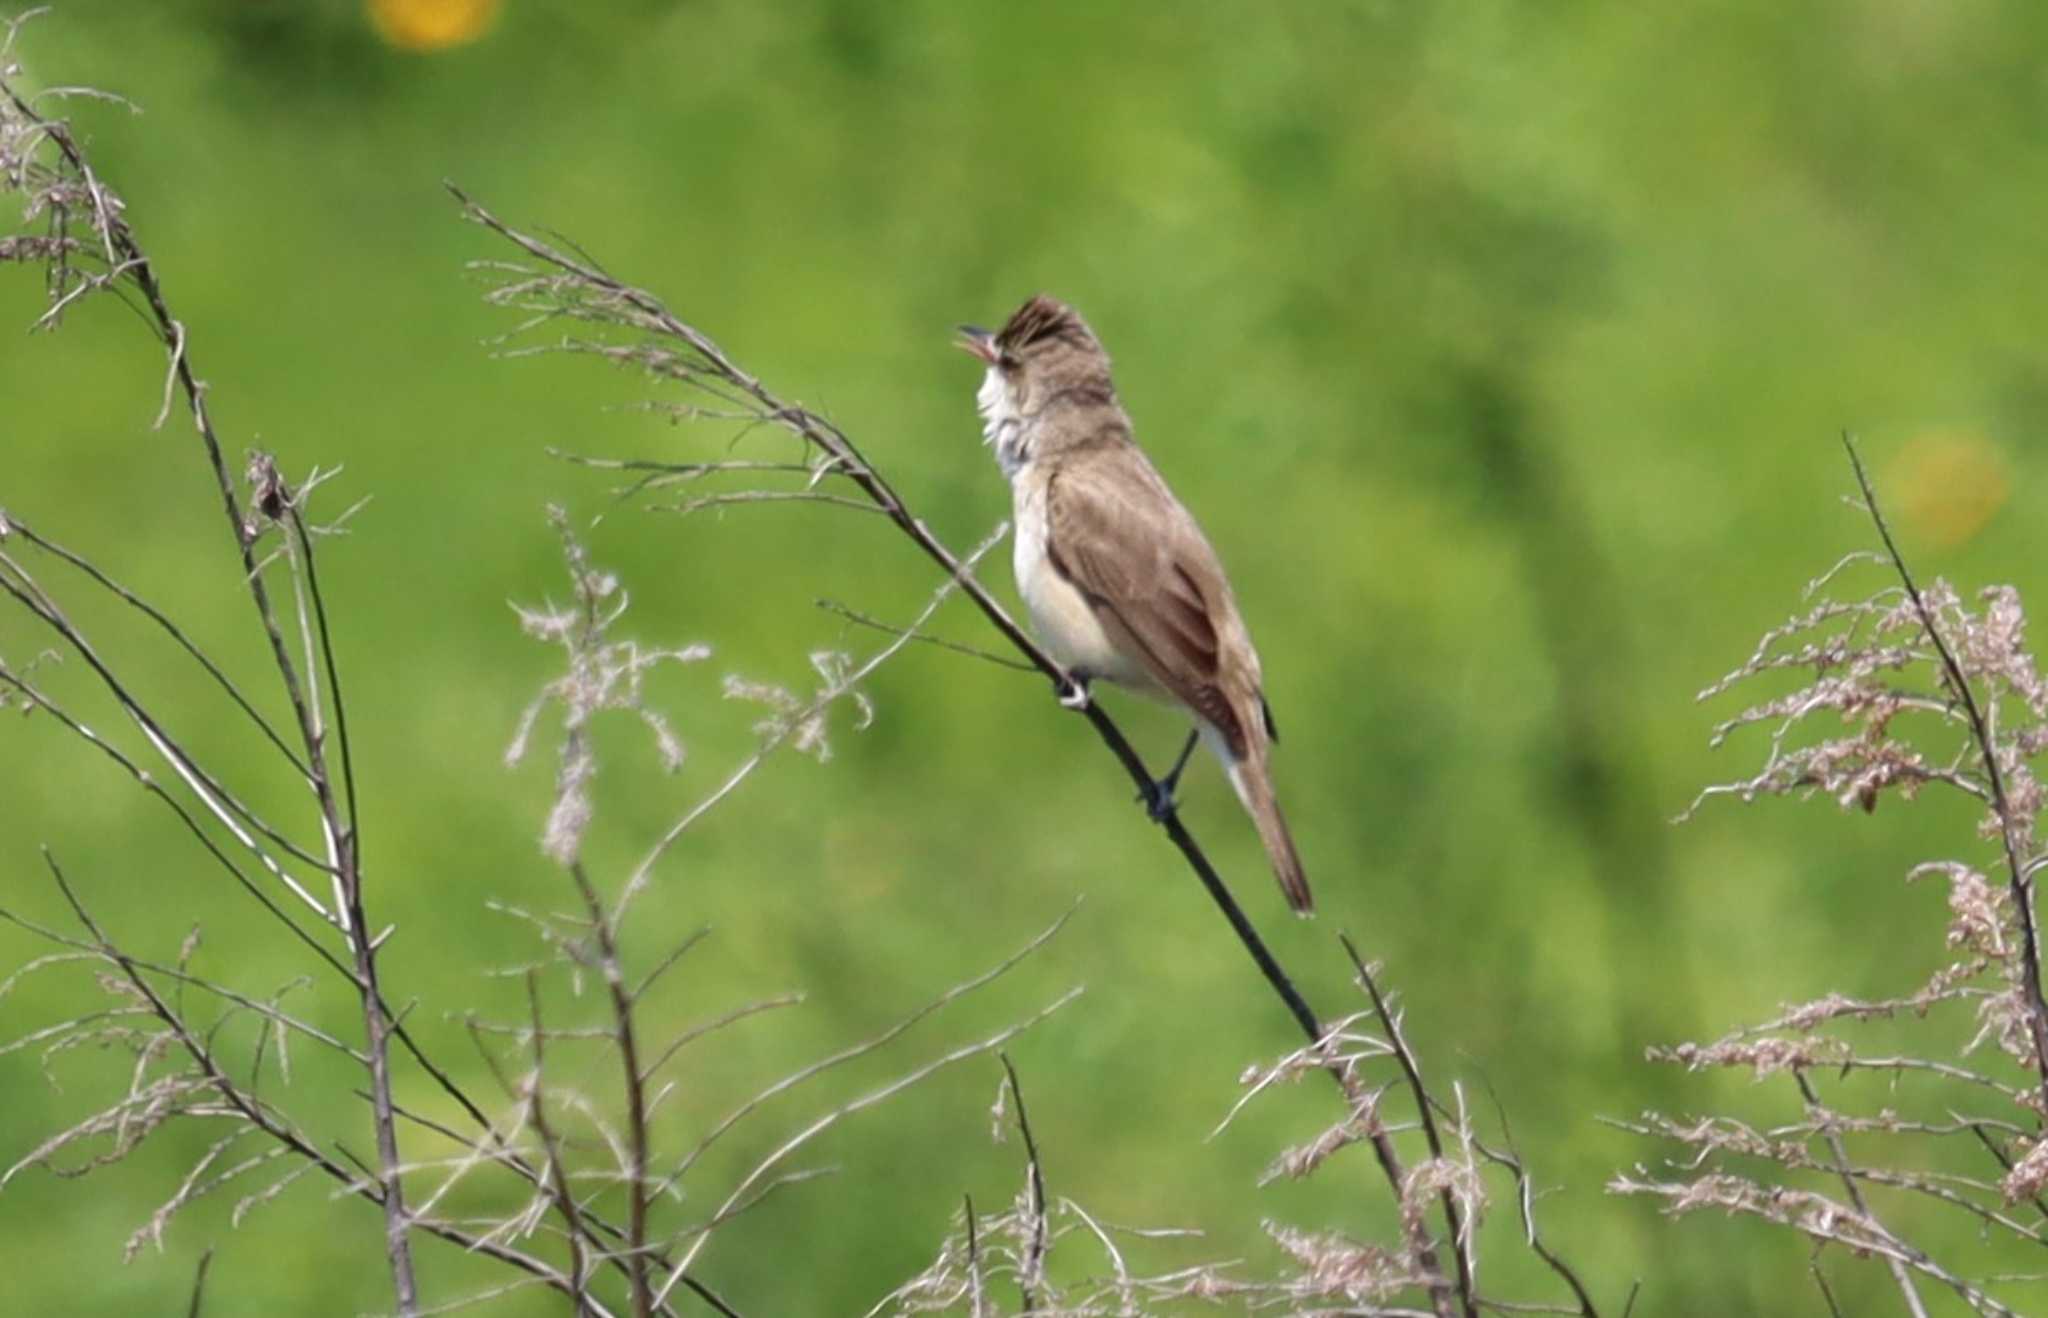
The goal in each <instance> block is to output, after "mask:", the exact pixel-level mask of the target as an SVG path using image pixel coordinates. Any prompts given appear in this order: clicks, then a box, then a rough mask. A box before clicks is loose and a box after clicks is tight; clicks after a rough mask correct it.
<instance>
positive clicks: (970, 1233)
mask: <svg viewBox="0 0 2048 1318" xmlns="http://www.w3.org/2000/svg"><path fill="white" fill-rule="evenodd" d="M960 1199H961V1202H962V1204H963V1205H964V1211H965V1213H966V1215H967V1303H968V1310H967V1312H968V1318H981V1235H980V1232H979V1230H978V1228H977V1227H976V1226H975V1222H974V1196H973V1195H971V1194H963V1195H961V1196H960Z"/></svg>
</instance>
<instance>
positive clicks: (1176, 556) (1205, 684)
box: [959, 293, 1315, 915]
mask: <svg viewBox="0 0 2048 1318" xmlns="http://www.w3.org/2000/svg"><path fill="white" fill-rule="evenodd" d="M959 346H960V347H962V348H964V349H966V350H967V351H968V352H969V353H971V354H973V355H974V356H975V357H977V358H979V359H980V360H981V361H982V363H983V364H984V365H985V366H986V368H987V370H986V373H985V374H984V375H983V377H982V382H981V387H980V389H979V390H978V391H977V393H976V395H975V405H976V409H977V410H978V411H979V412H980V414H981V422H982V435H983V438H984V439H985V441H986V442H987V444H988V445H989V447H990V448H991V449H993V450H994V454H995V459H996V463H997V465H998V466H999V467H1001V469H1002V472H1003V475H1004V476H1006V477H1007V478H1008V479H1009V482H1010V490H1011V494H1012V498H1013V500H1014V503H1015V517H1014V527H1015V539H1014V543H1013V546H1012V548H1013V555H1012V558H1013V563H1014V566H1015V568H1016V574H1017V591H1018V594H1019V595H1021V596H1022V597H1023V600H1024V605H1025V608H1026V610H1027V611H1028V613H1029V614H1030V617H1031V623H1032V627H1033V629H1034V630H1035V631H1036V632H1037V634H1038V636H1039V637H1040V639H1041V641H1042V642H1043V644H1044V645H1045V648H1046V651H1047V652H1048V653H1049V654H1050V655H1051V656H1052V657H1053V658H1054V659H1056V660H1058V661H1059V663H1060V665H1061V667H1063V668H1064V669H1066V671H1067V674H1068V677H1069V682H1068V683H1067V684H1065V685H1063V687H1062V690H1061V696H1060V699H1061V703H1062V704H1065V705H1067V706H1068V707H1069V708H1073V709H1084V708H1086V707H1087V704H1088V701H1089V699H1090V694H1089V685H1090V683H1092V682H1095V681H1098V680H1100V681H1106V682H1110V683H1113V684H1115V685H1117V686H1121V687H1124V688H1126V689H1129V690H1131V691H1134V692H1136V693H1138V694H1141V695H1145V696H1149V697H1152V698H1154V699H1158V700H1162V701H1165V702H1167V703H1169V704H1176V705H1179V706H1181V707H1182V708H1184V709H1185V710H1186V711H1187V712H1188V713H1189V714H1191V715H1193V717H1194V723H1195V726H1194V730H1193V731H1192V732H1191V733H1190V734H1189V736H1188V740H1187V743H1186V744H1185V745H1184V746H1183V747H1182V748H1181V752H1180V757H1179V759H1178V760H1177V761H1176V762H1175V764H1174V767H1173V770H1172V771H1171V772H1170V773H1169V774H1167V776H1166V777H1165V778H1164V779H1163V780H1160V781H1158V782H1155V783H1152V784H1151V785H1150V787H1149V788H1148V789H1147V792H1146V801H1147V804H1148V806H1149V808H1150V810H1151V813H1152V815H1153V817H1154V818H1155V819H1160V820H1164V819H1165V818H1166V817H1167V815H1168V814H1170V813H1171V812H1172V811H1173V810H1174V809H1175V806H1174V803H1173V790H1174V787H1175V786H1176V784H1177V783H1178V782H1179V780H1180V775H1181V771H1182V770H1183V769H1184V768H1186V767H1187V762H1188V757H1189V755H1190V754H1191V753H1192V752H1193V750H1194V747H1195V743H1196V741H1197V740H1200V741H1201V742H1202V743H1204V744H1205V745H1207V746H1208V747H1209V749H1210V750H1211V751H1213V752H1214V753H1215V754H1216V757H1217V758H1218V759H1219V760H1221V761H1222V763H1223V768H1224V772H1225V773H1226V774H1227V775H1228V776H1229V778H1230V784H1231V786H1232V787H1233V788H1234V789H1235V790H1236V792H1237V798H1238V800H1239V801H1240V802H1241V803H1242V804H1243V806H1244V808H1245V811H1246V812H1247V813H1248V814H1250V816H1251V818H1252V822H1253V824H1254V825H1255V826H1256V827H1257V829H1258V834H1259V839H1260V842H1261V843H1262V844H1263V846H1264V847H1265V851H1266V856H1267V859H1268V860H1269V861H1270V862H1271V864H1272V867H1273V874H1274V877H1275V878H1277V879H1278V880H1279V882H1280V890H1281V892H1282V893H1283V894H1285V896H1286V898H1287V903H1288V905H1289V906H1291V907H1292V908H1293V909H1294V910H1295V912H1296V913H1298V914H1301V915H1308V914H1311V913H1312V912H1313V911H1314V909H1315V902H1314V898H1313V897H1312V896H1311V895H1310V893H1309V886H1308V876H1307V874H1306V873H1305V872H1304V871H1303V869H1302V865H1301V857H1300V856H1299V854H1297V852H1296V851H1295V847H1294V838H1293V835H1292V834H1291V833H1290V832H1289V830H1288V827H1287V819H1286V816H1285V815H1283V814H1282V813H1281V812H1280V802H1279V800H1278V799H1277V798H1276V797H1275V795H1274V790H1273V776H1272V767H1271V758H1272V750H1273V746H1274V745H1275V744H1276V743H1277V742H1278V741H1279V732H1278V729H1277V728H1276V727H1275V725H1274V722H1273V711H1272V709H1271V707H1270V706H1269V705H1268V704H1267V703H1266V697H1265V691H1264V687H1263V679H1262V676H1261V672H1260V667H1259V654H1258V651H1257V650H1256V649H1254V648H1253V646H1252V638H1251V633H1250V632H1249V631H1248V630H1247V629H1246V627H1245V622H1244V618H1243V615H1241V614H1240V613H1239V612H1238V608H1237V599H1236V596H1235V595H1234V594H1233V593H1232V592H1231V589H1230V580H1229V578H1228V577H1227V576H1225V575H1224V571H1223V563H1222V560H1221V559H1220V558H1218V557H1217V554H1216V550H1215V549H1214V548H1213V547H1212V546H1211V545H1210V544H1209V540H1208V537H1207V536H1205V535H1203V534H1202V528H1201V527H1200V526H1199V525H1197V524H1196V522H1195V518H1194V515H1193V514H1192V513H1190V512H1189V511H1188V510H1187V507H1186V505H1184V504H1183V503H1181V501H1180V500H1179V499H1178V498H1176V497H1175V496H1174V493H1173V491H1172V490H1171V489H1170V488H1168V486H1167V484H1166V480H1165V478H1164V477H1162V476H1161V475H1160V474H1159V470H1158V468H1156V467H1154V466H1153V465H1152V460H1151V459H1150V458H1148V457H1147V456H1146V455H1145V451H1144V450H1143V449H1142V448H1140V447H1138V443H1137V440H1136V439H1135V438H1134V436H1133V433H1132V428H1131V419H1130V417H1129V416H1128V415H1127V414H1126V413H1125V411H1124V408H1123V405H1122V403H1121V402H1120V401H1119V400H1118V398H1117V392H1116V386H1115V384H1114V383H1113V382H1112V381H1111V378H1110V369H1109V365H1110V363H1109V354H1108V353H1107V352H1106V351H1105V350H1104V349H1103V346H1102V341H1101V340H1100V339H1098V338H1096V336H1095V332H1094V331H1093V330H1092V329H1090V328H1089V327H1088V322H1087V321H1085V320H1083V319H1082V318H1081V316H1080V315H1079V314H1078V313H1077V312H1076V311H1075V310H1074V309H1073V308H1072V307H1070V306H1068V305H1067V304H1065V303H1064V302H1061V301H1059V300H1057V299H1055V298H1052V297H1049V296H1047V295H1046V294H1043V293H1040V294H1037V295H1035V296H1033V297H1032V298H1030V299H1029V300H1028V301H1026V302H1025V303H1024V305H1022V306H1021V307H1019V308H1017V310H1016V312H1015V314H1013V315H1012V316H1011V317H1010V318H1009V320H1008V321H1007V322H1005V323H1004V325H1003V327H1002V328H1001V329H1000V330H995V331H990V330H986V329H981V328H978V327H976V326H973V325H962V326H961V327H960V338H959Z"/></svg>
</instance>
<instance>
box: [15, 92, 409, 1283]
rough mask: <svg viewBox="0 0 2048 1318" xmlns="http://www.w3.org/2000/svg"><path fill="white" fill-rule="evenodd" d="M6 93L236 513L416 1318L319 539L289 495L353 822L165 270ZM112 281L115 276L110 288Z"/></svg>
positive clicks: (66, 153)
mask: <svg viewBox="0 0 2048 1318" xmlns="http://www.w3.org/2000/svg"><path fill="white" fill-rule="evenodd" d="M0 91H4V92H5V94H6V96H7V97H8V99H9V100H10V101H12V102H13V104H14V106H15V108H16V109H17V110H18V111H19V112H20V113H21V114H22V115H24V116H25V117H27V118H28V119H29V120H31V121H33V122H35V123H36V124H37V125H38V126H39V127H40V129H41V130H42V132H43V133H44V134H45V135H46V136H47V138H48V139H49V141H50V142H51V143H53V144H54V145H55V146H56V148H57V150H58V152H59V153H60V154H61V155H62V156H63V158H64V161H65V162H66V164H67V165H68V166H69V167H70V168H71V169H72V170H73V171H75V172H76V174H77V176H78V177H79V178H81V179H82V180H84V182H85V185H86V187H87V189H88V191H89V193H90V194H91V195H92V197H93V199H94V203H95V204H94V210H95V213H94V215H93V217H92V221H93V226H94V229H95V230H96V232H97V234H98V236H99V238H100V240H101V242H102V244H103V245H104V246H105V248H106V249H107V251H106V256H107V263H108V266H109V267H110V269H112V270H114V271H118V272H119V273H121V274H122V275H124V276H125V277H126V278H128V279H129V280H131V281H133V284H134V286H135V288H136V290H137V291H139V292H140V293H141V295H142V298H143V301H144V303H145V304H146V306H147V310H148V315H147V318H148V319H149V320H150V322H151V323H152V327H153V328H154V329H155V331H156V333H157V335H158V337H159V338H160V339H161V340H162V341H163V343H164V344H165V346H166V348H167V350H168V351H169V354H170V369H169V372H168V374H167V378H166V381H165V409H164V412H163V413H161V414H160V416H159V421H160V422H161V420H162V419H164V418H165V417H167V416H168V413H169V404H170V399H171V393H172V390H173V382H175V388H176V390H177V391H178V392H180V393H182V394H183V396H184V398H185V401H186V404H187V406H188V407H189V409H190V411H191V413H192V422H193V426H194V428H195V429H196V430H197V432H198V434H199V437H200V440H201V441H202V443H203V445H204V447H205V450H206V457H207V462H208V465H209V466H210V467H211V469H212V472H213V476H214V481H215V484H216V486H217V487H218V489H219V491H220V496H221V505H222V509H223V511H224V512H225V514H226V516H227V520H228V527H229V530H230V532H231V533H232V535H233V536H234V540H235V547H236V549H237V551H238V552H239V554H240V556H241V560H242V572H243V579H244V582H245V583H246V585H247V586H248V589H249V593H250V598H251V600H252V602H253V603H254V605H255V607H256V613H257V617H258V618H259V619H260V621H261V622H262V625H263V630H264V634H265V636H266V637H267V638H268V640H269V642H270V649H271V656H272V659H273V660H274V662H275V664H276V667H277V671H278V676H279V678H280V679H281V681H282V682H283V685H284V689H285V695H286V698H287V699H288V701H289V702H290V704H291V707H292V710H293V712H294V714H295V715H296V716H297V719H298V725H299V740H300V743H301V746H302V747H303V749H304V753H305V755H304V760H305V763H304V767H305V768H306V769H308V770H310V773H309V775H308V783H309V785H310V787H311V789H312V791H313V795H314V798H315V801H316V802H317V804H318V807H319V811H320V817H321V823H322V825H323V827H324V829H325V831H326V834H327V844H328V851H329V855H328V864H329V866H330V868H331V871H332V872H333V873H334V874H335V876H336V881H337V886H338V888H339V889H340V896H341V899H342V904H343V907H344V909H343V910H342V911H337V912H336V914H337V915H338V916H341V917H342V918H343V919H345V920H346V921H347V927H346V930H345V932H346V933H347V934H348V936H349V941H350V944H351V947H352V950H353V952H354V958H355V965H354V970H355V980H356V987H357V991H358V994H359V996H360V998H361V1001H362V1012H363V1024H364V1032H365V1044H366V1045H367V1048H366V1050H367V1052H368V1053H369V1057H370V1084H371V1091H372V1093H373V1094H374V1096H375V1102H374V1114H373V1119H374V1123H375V1126H376V1139H377V1155H378V1163H379V1166H378V1175H379V1180H380V1184H381V1187H382V1193H381V1196H380V1199H381V1202H382V1205H383V1208H384V1218H385V1233H384V1234H385V1251H386V1256H387V1259H388V1262H389V1264H390V1270H391V1281H392V1288H393V1291H394V1293H395V1296H396V1299H397V1302H398V1311H399V1313H400V1314H401V1315H406V1316H408V1318H409V1316H410V1315H412V1314H413V1313H415V1312H416V1311H417V1309H418V1307H419V1297H418V1285H417V1282H416V1280H415V1278H414V1272H413V1263H412V1243H411V1239H410V1237H409V1235H408V1233H407V1229H406V1228H407V1218H406V1212H405V1198H404V1187H403V1185H402V1183H401V1177H400V1160H399V1151H398V1136H397V1127H396V1122H395V1120H394V1118H393V1116H392V1104H391V1069H390V1056H389V1050H388V1048H387V1046H386V1041H387V1034H388V1029H389V1024H390V1022H389V1020H388V1018H387V1016H386V1014H385V1010H384V1005H383V1001H382V997H381V995H380V993H379V990H378V984H377V966H376V947H375V945H374V943H373V942H372V941H371V938H370V932H369V925H368V921H367V919H366V918H365V913H364V909H363V901H362V876H361V873H360V870H359V868H358V865H359V859H360V850H359V844H358V839H357V836H356V818H355V810H354V806H355V783H354V774H353V771H352V766H351V765H350V763H349V760H348V750H347V735H346V718H345V715H344V713H343V711H342V705H341V700H340V690H339V683H338V677H337V673H336V670H335V667H334V655H333V650H332V646H331V642H330V639H329V635H328V629H327V625H326V618H325V614H324V611H323V610H321V606H320V603H319V593H318V585H317V581H316V580H315V578H314V576H313V566H312V560H313V555H312V544H311V540H310V538H309V537H308V536H307V535H306V533H305V526H304V522H303V521H302V520H301V519H300V518H299V515H298V510H297V509H296V508H292V507H291V506H290V499H289V496H286V497H285V498H284V500H283V502H284V505H285V511H287V512H288V513H289V514H290V518H291V526H292V529H293V530H294V531H296V532H297V534H298V538H299V544H300V549H301V554H300V556H299V564H300V566H301V568H302V570H303V572H304V574H305V579H306V581H307V582H308V586H309V589H311V590H312V592H313V598H314V605H315V609H316V611H320V623H319V633H320V642H321V647H322V654H323V657H324V659H325V663H326V666H327V678H328V690H329V693H330V698H331V701H332V704H333V708H334V711H335V721H336V724H337V726H338V728H339V729H340V730H341V733H342V743H341V749H342V772H343V776H344V779H345V780H346V793H347V796H348V807H349V808H348V812H347V816H346V818H344V816H343V812H342V807H341V805H340V803H339V802H338V801H337V799H336V796H335V792H334V788H333V784H332V782H331V780H330V777H329V774H328V768H327V757H326V729H325V727H324V726H323V723H322V719H321V714H320V709H319V701H318V696H317V695H309V693H308V691H307V687H306V683H305V681H302V679H301V675H300V673H299V670H298V668H297V666H296V664H295V663H294V661H293V659H292V656H291V652H290V649H289V647H288V646H287V645H286V643H285V639H284V633H283V629H282V628H281V627H280V625H279V623H278V616H277V609H276V606H275V605H274V604H273V602H272V601H271V598H270V592H269V588H268V587H267V586H266V585H265V584H264V578H263V573H262V570H261V565H260V564H259V563H258V561H257V557H256V544H257V540H258V537H259V536H260V534H261V530H260V525H259V524H258V523H257V522H255V521H254V520H253V519H252V518H250V517H249V516H248V515H247V514H246V513H245V511H244V509H243V507H242V504H241V500H240V498H239V497H238V496H237V494H236V492H235V482H234V478H233V477H232V476H231V475H230V473H229V471H228V466H227V461H226V458H225V456H224V454H223V452H222V448H221V443H220V439H219V436H218V435H217V433H216V432H215V430H214V427H213V421H212V419H211V417H210V416H209V414H208V412H207V407H206V387H205V385H204V384H202V383H201V381H200V380H199V377H198V375H197V373H196V372H195V371H194V369H193V366H192V359H191V355H190V353H189V352H188V351H187V343H186V332H185V327H184V325H183V323H181V322H180V321H179V320H178V319H177V318H176V317H174V316H173V315H172V314H171V312H170V308H169V306H168V304H167V303H166V302H165V299H164V295H163V288H162V286H161V285H160V284H159V283H158V282H157V277H156V271H155V269H154V267H153V266H152V265H151V264H150V262H149V258H148V257H147V256H146V255H145V254H144V253H143V251H142V248H141V246H140V245H139V244H138V243H137V241H136V239H135V236H134V234H133V232H132V231H131V230H130V229H129V227H128V224H127V222H126V221H125V220H123V219H122V218H121V217H120V215H119V214H118V213H116V212H115V211H114V210H113V209H112V208H111V207H109V206H107V205H106V204H105V202H104V200H103V198H102V194H101V191H100V187H99V183H98V181H97V179H96V177H95V175H94V174H93V171H92V167H91V166H90V165H89V164H88V163H87V162H86V160H85V157H84V155H83V153H81V152H80V151H79V149H78V147H77V145H76V144H75V143H74V142H73V141H72V139H71V135H70V133H69V132H68V131H67V130H66V129H65V128H64V127H63V125H61V124H56V123H52V122H50V121H49V120H46V119H44V118H43V117H42V116H40V115H38V114H37V113H36V112H35V110H34V108H33V107H31V106H30V105H29V104H28V102H26V101H24V100H23V99H22V98H21V96H20V95H19V94H17V93H16V92H15V90H14V88H13V87H12V86H8V85H5V84H0ZM111 281H112V275H111V274H110V275H109V277H108V282H109V283H111ZM272 474H273V476H274V472H273V473H272ZM280 489H281V485H280Z"/></svg>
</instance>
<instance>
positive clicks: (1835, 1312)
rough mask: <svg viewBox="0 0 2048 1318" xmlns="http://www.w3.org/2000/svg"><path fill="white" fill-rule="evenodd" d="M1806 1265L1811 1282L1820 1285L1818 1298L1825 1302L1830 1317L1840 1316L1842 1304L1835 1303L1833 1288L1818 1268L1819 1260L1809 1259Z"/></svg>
mask: <svg viewBox="0 0 2048 1318" xmlns="http://www.w3.org/2000/svg"><path fill="white" fill-rule="evenodd" d="M1806 1266H1807V1269H1808V1271H1810V1272H1812V1273H1813V1284H1814V1285H1816V1286H1818V1287H1820V1298H1821V1299H1822V1300H1823V1301H1825V1302H1826V1304H1827V1306H1828V1314H1829V1316H1830V1318H1842V1306H1841V1305H1839V1304H1836V1303H1835V1292H1834V1289H1833V1288H1832V1287H1830V1286H1829V1285H1828V1278H1827V1274H1826V1273H1824V1272H1822V1271H1821V1270H1820V1260H1819V1259H1817V1258H1816V1259H1809V1260H1808V1261H1807V1264H1806Z"/></svg>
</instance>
